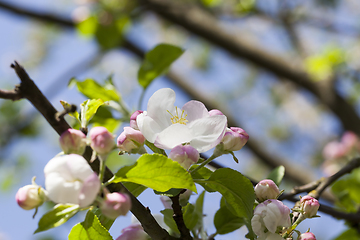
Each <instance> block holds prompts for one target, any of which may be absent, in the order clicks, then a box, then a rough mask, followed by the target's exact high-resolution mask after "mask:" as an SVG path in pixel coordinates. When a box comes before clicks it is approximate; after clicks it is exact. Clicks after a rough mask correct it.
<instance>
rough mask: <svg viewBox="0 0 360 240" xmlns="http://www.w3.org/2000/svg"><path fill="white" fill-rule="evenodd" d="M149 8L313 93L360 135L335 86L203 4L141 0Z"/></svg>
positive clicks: (351, 111) (352, 112)
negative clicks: (228, 25) (231, 29)
mask: <svg viewBox="0 0 360 240" xmlns="http://www.w3.org/2000/svg"><path fill="white" fill-rule="evenodd" d="M139 2H140V3H142V4H143V5H144V6H145V7H147V8H148V9H150V10H151V11H153V12H155V13H156V14H158V15H159V16H161V17H163V18H164V19H166V20H168V21H171V22H173V23H175V24H178V25H180V26H182V27H184V28H185V29H186V30H188V31H190V32H192V33H194V34H195V35H198V36H200V37H203V38H204V39H206V40H207V41H209V42H211V43H213V44H215V45H217V46H219V47H221V48H222V49H224V50H226V51H228V52H229V53H230V54H233V55H235V56H237V57H239V58H242V59H245V60H246V61H249V62H251V63H253V64H255V65H257V66H258V67H261V68H263V69H265V70H267V71H269V72H272V73H273V74H275V75H277V76H278V77H279V78H280V80H282V81H285V80H287V81H291V82H293V83H295V84H296V85H298V86H300V87H303V88H305V89H306V90H308V91H310V92H311V93H313V94H314V95H315V96H316V97H317V98H318V99H319V101H320V102H322V103H323V104H324V105H326V106H327V107H328V108H329V109H330V110H331V111H332V112H333V113H335V114H336V115H337V116H338V118H339V119H340V121H341V123H342V125H343V127H344V128H345V129H347V130H350V131H353V132H355V133H356V134H358V135H360V118H359V116H358V115H357V113H356V111H355V110H354V108H353V107H352V106H351V105H350V104H349V103H348V102H347V101H346V100H345V99H344V98H343V97H341V96H340V95H339V94H338V93H337V92H336V90H335V89H334V88H333V86H331V85H330V86H327V87H324V84H323V83H316V82H315V81H314V80H313V79H311V78H310V77H309V76H308V75H307V74H306V73H305V72H303V71H300V70H298V66H296V68H295V66H292V64H291V61H288V60H284V59H281V58H279V57H278V56H275V55H273V54H271V53H269V52H266V51H265V50H262V49H261V47H260V46H256V45H254V44H252V43H249V42H246V41H244V40H243V39H241V38H240V37H239V36H234V35H233V34H231V33H228V32H227V31H225V30H224V28H223V27H222V26H221V25H220V24H219V22H218V21H217V19H215V18H214V17H213V16H211V15H210V14H208V13H207V12H205V11H204V10H202V9H201V8H199V7H196V6H194V5H193V6H192V5H190V4H184V3H179V2H174V1H168V0H139Z"/></svg>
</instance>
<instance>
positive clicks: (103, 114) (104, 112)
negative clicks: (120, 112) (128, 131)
mask: <svg viewBox="0 0 360 240" xmlns="http://www.w3.org/2000/svg"><path fill="white" fill-rule="evenodd" d="M90 124H93V127H98V126H101V127H105V128H106V129H107V130H109V131H110V132H112V133H113V132H115V131H116V130H117V129H118V128H119V127H120V124H121V120H120V119H116V118H114V116H113V114H112V113H111V111H110V110H109V109H108V107H107V106H105V105H102V106H100V107H99V108H98V110H97V112H96V114H95V115H94V117H93V118H92V119H91V121H90Z"/></svg>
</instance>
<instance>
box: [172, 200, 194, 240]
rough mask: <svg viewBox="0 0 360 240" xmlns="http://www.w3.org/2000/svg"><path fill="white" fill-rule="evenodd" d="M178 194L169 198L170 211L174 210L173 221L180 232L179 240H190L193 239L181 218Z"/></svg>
mask: <svg viewBox="0 0 360 240" xmlns="http://www.w3.org/2000/svg"><path fill="white" fill-rule="evenodd" d="M180 194H181V193H180ZM180 194H178V195H176V196H174V197H170V199H171V201H172V205H171V207H172V209H173V210H174V215H173V219H174V221H175V223H176V226H177V227H178V229H179V232H180V239H183V240H192V239H193V238H192V237H191V235H190V231H189V229H188V228H187V227H186V226H185V222H184V218H183V212H182V210H181V205H180V202H179V197H180Z"/></svg>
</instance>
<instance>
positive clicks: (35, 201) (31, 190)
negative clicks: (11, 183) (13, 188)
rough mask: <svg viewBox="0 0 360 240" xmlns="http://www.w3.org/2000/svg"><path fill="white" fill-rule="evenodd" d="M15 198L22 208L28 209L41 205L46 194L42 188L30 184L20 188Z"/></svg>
mask: <svg viewBox="0 0 360 240" xmlns="http://www.w3.org/2000/svg"><path fill="white" fill-rule="evenodd" d="M15 199H16V202H17V203H18V204H19V206H20V207H21V208H22V209H25V210H30V209H33V208H36V207H39V206H41V205H42V204H43V203H44V201H45V200H46V194H45V190H44V189H43V188H41V187H40V186H37V185H34V184H32V185H26V186H24V187H22V188H20V189H19V190H18V191H17V193H16V196H15Z"/></svg>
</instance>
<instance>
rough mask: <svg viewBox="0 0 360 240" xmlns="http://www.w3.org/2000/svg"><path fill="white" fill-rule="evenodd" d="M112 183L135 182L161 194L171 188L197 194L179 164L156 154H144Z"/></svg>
mask: <svg viewBox="0 0 360 240" xmlns="http://www.w3.org/2000/svg"><path fill="white" fill-rule="evenodd" d="M111 182H133V183H137V184H141V185H144V186H146V187H149V188H152V189H154V190H157V191H160V192H165V191H167V190H169V189H171V188H184V189H189V190H191V191H194V192H196V187H195V184H194V182H193V180H192V178H191V175H190V174H189V173H188V172H187V171H186V170H185V169H184V168H183V167H181V166H180V164H179V163H177V162H174V161H173V160H171V159H169V158H167V157H165V156H163V155H160V154H156V153H155V154H144V155H142V156H141V157H140V158H139V159H138V160H137V162H136V163H135V164H134V165H133V166H130V167H124V168H122V169H120V170H119V171H118V172H117V173H116V174H115V176H114V178H113V179H112V181H111Z"/></svg>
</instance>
